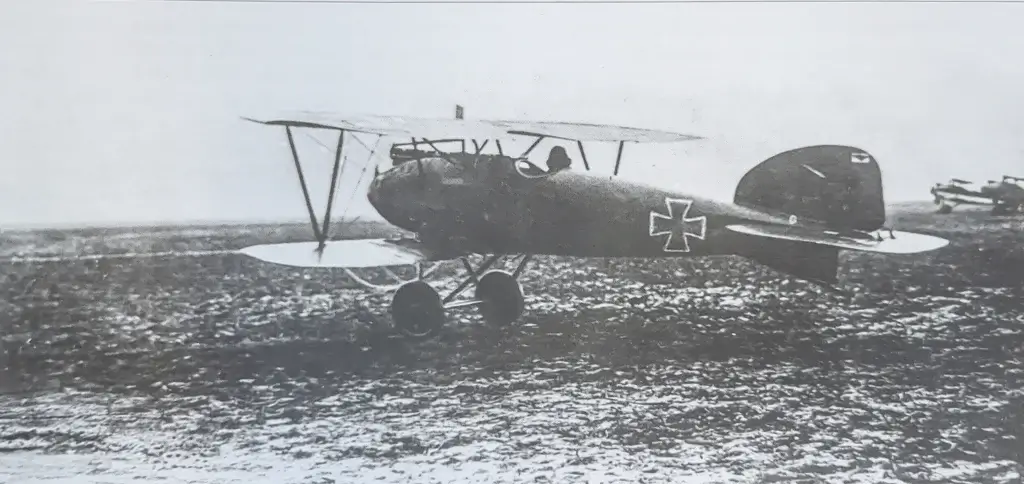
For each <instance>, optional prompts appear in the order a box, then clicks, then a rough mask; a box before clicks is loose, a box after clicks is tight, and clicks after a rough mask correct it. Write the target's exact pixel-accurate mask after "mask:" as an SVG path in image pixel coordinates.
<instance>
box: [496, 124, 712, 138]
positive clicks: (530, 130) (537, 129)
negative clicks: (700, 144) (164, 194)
mask: <svg viewBox="0 0 1024 484" xmlns="http://www.w3.org/2000/svg"><path fill="white" fill-rule="evenodd" d="M491 122H492V123H494V124H495V125H497V126H501V127H503V128H505V129H507V130H508V133H509V134H511V135H528V136H546V137H549V138H559V139H566V140H573V141H615V142H618V141H630V142H635V143H675V142H680V141H692V140H698V139H702V138H701V137H700V136H694V135H689V134H681V133H673V132H670V131H659V130H654V129H642V128H630V127H626V126H612V125H606V124H587V123H566V122H560V121H491Z"/></svg>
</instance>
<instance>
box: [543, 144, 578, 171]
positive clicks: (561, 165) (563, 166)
mask: <svg viewBox="0 0 1024 484" xmlns="http://www.w3.org/2000/svg"><path fill="white" fill-rule="evenodd" d="M570 166H572V160H571V159H570V158H569V154H568V153H566V152H565V148H562V147H561V146H555V147H554V148H551V152H550V153H548V171H551V172H555V171H561V170H567V169H568V168H569V167H570Z"/></svg>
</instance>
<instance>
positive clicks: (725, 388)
mask: <svg viewBox="0 0 1024 484" xmlns="http://www.w3.org/2000/svg"><path fill="white" fill-rule="evenodd" d="M933 209H934V207H931V206H924V207H923V208H922V209H921V211H920V212H919V213H914V212H908V211H903V212H900V213H895V214H894V215H893V217H892V218H893V223H894V225H895V226H896V228H899V229H902V230H918V231H922V232H926V233H931V234H936V235H941V236H945V237H948V238H950V239H951V240H952V242H951V245H950V246H949V247H947V248H944V249H941V250H939V251H937V252H933V253H929V254H923V255H915V256H898V257H882V256H876V255H871V254H845V255H844V256H843V266H842V274H841V280H842V281H843V285H844V291H845V292H843V293H834V292H829V291H823V290H820V289H817V288H815V287H813V286H809V285H807V284H804V283H800V282H796V281H789V280H786V279H785V278H784V277H782V276H780V275H779V274H777V273H775V272H772V271H770V270H768V269H763V268H759V267H757V266H754V265H753V264H751V263H748V262H745V261H742V260H739V259H730V258H722V259H704V260H693V261H669V262H665V261H660V262H658V263H650V262H640V261H616V262H611V263H608V262H604V261H574V260H570V259H562V258H541V259H538V260H537V261H536V262H534V263H533V264H532V265H531V266H530V269H529V270H527V271H526V273H525V274H524V277H523V284H524V290H525V291H526V292H527V304H528V307H527V311H528V313H527V315H526V316H525V318H524V320H523V321H521V322H520V323H519V324H518V326H516V327H514V328H510V329H506V330H496V329H491V328H488V327H486V326H484V325H483V324H482V323H481V322H480V321H479V318H478V317H477V316H476V314H475V312H474V311H473V310H466V311H461V312H456V313H454V314H453V315H452V318H451V320H452V321H451V324H450V325H449V327H448V328H447V330H446V331H445V332H444V334H443V335H442V336H441V337H440V338H438V339H437V340H434V341H428V342H420V343H409V342H403V341H402V340H399V339H396V338H394V337H392V336H391V333H390V326H389V325H390V322H389V318H388V316H387V303H388V301H389V299H390V298H389V296H387V295H373V294H368V293H365V292H363V291H359V290H356V289H354V286H353V285H352V284H351V282H350V281H348V280H347V279H346V278H345V277H344V276H343V275H342V274H336V273H331V272H319V273H317V272H304V271H299V270H294V269H290V268H283V267H271V266H266V265H263V264H261V263H258V262H256V261H254V260H250V259H246V258H244V257H242V256H236V255H231V254H225V253H221V252H218V251H223V250H227V249H233V248H238V247H242V246H244V245H248V244H252V243H260V242H268V241H285V240H303V239H308V236H306V235H305V233H304V232H303V231H302V230H303V229H301V228H299V229H295V228H281V229H276V230H274V231H272V232H270V233H267V232H265V231H263V230H256V229H243V228H238V227H220V228H216V227H215V228H189V229H180V228H178V229H175V228H163V229H136V230H124V229H122V230H106V231H103V230H92V231H77V232H75V231H65V232H61V231H46V232H33V233H19V232H4V233H0V252H2V254H0V256H2V257H4V258H10V257H13V256H19V257H26V256H53V257H55V259H54V260H48V259H41V260H36V261H34V262H26V261H21V262H16V263H15V262H10V261H9V260H8V261H7V262H3V263H0V270H2V271H3V272H2V275H0V295H2V296H0V323H2V329H0V338H2V339H0V344H2V350H0V363H2V365H0V392H2V393H0V482H19V483H21V482H31V480H32V478H37V479H46V478H59V477H76V476H77V477H78V479H75V482H136V481H137V480H138V479H139V478H144V479H162V480H164V481H165V482H209V483H214V482H218V483H220V482H243V481H244V482H247V483H256V482H267V483H299V482H303V483H306V482H339V483H340V482H413V483H428V482H488V483H491V482H552V483H563V482H577V481H579V482H674V483H679V482H780V481H781V482H819V481H821V482H873V483H877V482H1020V480H1021V479H1022V477H1021V476H1022V474H1024V470H1022V467H1021V465H1022V464H1024V391H1022V389H1024V380H1022V375H1024V361H1022V358H1024V333H1022V327H1024V217H1019V216H1018V217H992V216H990V215H988V214H987V213H985V212H981V211H963V212H957V213H954V214H952V215H948V216H939V215H934V214H931V213H928V211H931V210H933ZM367 230H370V229H367ZM363 233H366V232H363ZM140 252H145V253H150V254H152V253H165V252H167V253H176V254H179V255H158V256H150V257H132V256H125V257H123V258H114V259H89V258H87V259H80V260H70V261H69V260H58V259H61V258H62V257H63V258H67V257H69V256H72V255H76V254H86V255H90V254H101V253H108V254H110V253H116V254H133V253H140Z"/></svg>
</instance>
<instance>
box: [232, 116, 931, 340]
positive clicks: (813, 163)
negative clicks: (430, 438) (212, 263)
mask: <svg viewBox="0 0 1024 484" xmlns="http://www.w3.org/2000/svg"><path fill="white" fill-rule="evenodd" d="M458 111H461V109H458ZM244 119H246V120H248V121H253V122H256V123H260V124H263V125H269V126H277V127H283V128H284V132H285V135H286V137H287V140H288V143H289V147H290V150H291V154H292V158H293V161H294V163H295V168H296V171H297V174H298V179H299V184H300V186H301V188H302V192H303V196H304V199H305V204H306V208H307V210H308V212H309V218H310V224H311V225H312V232H313V236H314V238H315V240H314V241H311V242H308V243H307V242H294V243H281V244H262V245H255V246H251V247H247V248H245V249H243V250H242V251H241V252H242V253H244V254H246V255H248V256H251V257H254V258H256V259H259V260H262V261H265V262H270V263H274V264H284V265H287V266H293V267H304V268H317V267H320V268H340V269H343V270H345V271H346V272H347V273H348V274H350V275H352V276H353V277H354V278H356V279H357V280H359V278H358V276H356V274H354V273H353V272H352V270H353V269H361V268H387V267H395V266H407V267H415V269H416V270H415V273H416V275H415V276H413V277H412V278H411V279H410V280H408V281H404V282H401V283H400V284H396V285H392V286H388V287H387V288H386V290H388V291H393V296H392V300H391V308H390V311H391V316H392V320H393V323H394V325H395V327H396V328H397V329H398V330H399V331H400V332H402V333H404V334H405V335H407V336H410V337H416V338H424V337H429V336H431V335H434V334H436V333H437V331H438V330H439V329H441V328H442V327H443V325H444V324H445V322H446V311H448V310H452V309H455V308H462V307H476V308H478V310H479V311H480V314H481V315H482V317H483V319H484V320H485V321H486V322H487V323H490V324H495V325H508V324H511V323H513V322H515V321H516V320H518V319H519V318H520V317H521V316H522V314H523V313H524V310H525V303H524V296H523V290H522V287H521V285H520V283H519V276H520V275H521V273H522V271H523V269H524V268H525V267H526V265H527V264H528V263H529V262H530V261H531V260H532V259H533V258H534V257H536V256H544V255H550V256H570V257H580V258H665V257H700V256H741V257H745V258H747V259H750V260H753V261H755V262H757V263H760V264H763V265H765V266H768V267H770V268H773V269H775V270H777V271H780V272H782V273H785V274H788V275H790V276H793V277H795V278H798V279H802V280H805V281H809V282H812V283H817V284H822V285H834V284H835V283H836V282H837V278H838V254H839V251H840V250H857V251H867V252H875V253H882V254H911V253H917V252H923V251H929V250H935V249H938V248H940V247H943V246H945V245H946V244H947V243H948V242H947V241H946V240H944V239H941V238H937V237H933V236H929V235H923V234H915V233H908V232H900V231H894V230H891V229H884V228H883V225H884V223H885V217H886V214H885V205H884V201H883V195H882V180H881V173H880V169H879V166H878V164H877V162H876V160H875V159H874V157H873V156H871V155H870V154H869V153H867V152H866V151H864V150H861V149H859V148H856V147H852V146H841V145H818V146H808V147H803V148H799V149H794V150H790V151H786V152H783V153H780V154H777V155H775V156H772V157H771V158H768V159H766V160H764V161H763V162H761V163H760V164H758V165H757V166H755V167H753V168H752V169H751V170H750V171H748V172H747V173H746V175H745V176H743V178H742V179H741V180H740V181H739V184H738V186H737V188H736V191H735V196H734V199H733V201H732V203H726V202H720V201H715V200H711V199H707V198H703V197H698V196H694V195H691V194H688V193H684V192H681V191H678V190H669V189H664V188H659V187H656V186H653V185H649V184H644V183H639V182H635V181H628V180H626V179H623V178H621V177H618V176H617V175H618V174H619V171H620V164H621V161H622V154H623V148H624V146H625V144H626V143H672V142H685V141H692V140H699V139H702V138H701V137H699V136H694V135H687V134H680V133H673V132H667V131H659V130H652V129H640V128H629V127H621V126H610V125H595V124H582V123H565V122H551V121H540V122H535V121H495V120H476V119H464V118H463V117H462V116H461V113H459V114H457V116H456V119H441V118H437V119H435V118H414V117H393V116H341V115H332V114H328V113H319V112H300V113H295V114H292V115H289V116H283V117H281V116H279V117H273V118H264V119H254V118H244ZM306 128H308V129H318V130H330V131H332V132H334V133H336V137H337V146H336V149H335V150H332V151H333V153H334V162H333V170H332V175H331V178H330V179H329V180H326V181H327V182H328V183H329V184H330V190H329V195H328V201H327V203H326V205H327V208H326V211H325V213H324V215H323V218H322V220H318V219H317V217H316V215H315V213H314V209H313V205H312V202H311V199H310V194H309V188H308V185H307V180H306V177H305V176H304V174H303V169H302V167H301V164H300V163H299V155H298V152H297V150H296V144H295V135H294V131H295V130H297V129H306ZM359 135H369V136H376V137H377V140H378V141H380V140H381V139H382V138H391V139H394V138H398V139H409V140H411V141H410V142H408V143H401V144H399V143H393V144H392V145H391V150H390V158H391V165H392V166H390V167H386V166H385V167H384V169H383V170H382V169H381V167H380V166H374V177H373V179H372V180H371V182H370V185H369V188H368V192H367V194H366V196H367V198H368V201H369V202H370V204H371V205H372V206H373V207H374V208H375V209H376V210H377V212H379V214H380V216H381V217H383V218H384V219H385V220H386V221H387V222H388V223H390V224H392V225H394V226H396V227H398V228H400V229H402V230H403V231H404V232H405V233H407V234H410V235H404V236H396V237H392V238H365V239H345V240H336V239H332V235H331V234H330V233H329V224H330V223H331V220H330V216H331V215H330V212H331V206H332V205H331V204H332V202H333V199H334V196H335V191H336V186H337V183H338V178H339V172H340V171H341V170H342V165H344V164H348V163H351V162H348V161H345V162H344V163H343V160H342V158H343V157H342V149H343V146H344V144H345V142H346V139H348V138H349V137H357V136H359ZM524 137H525V138H528V139H532V140H533V142H532V144H531V145H530V146H529V148H527V149H526V150H525V151H524V152H522V153H518V154H516V153H506V152H505V149H503V147H502V144H501V143H502V141H503V140H506V139H510V138H524ZM545 139H552V140H555V142H561V143H566V142H568V143H575V145H576V146H575V147H574V148H575V149H573V148H570V150H571V151H573V152H574V155H575V156H578V160H573V157H574V156H570V155H569V151H570V150H567V149H565V147H564V146H561V145H558V146H555V147H554V148H552V149H551V150H550V152H549V153H548V157H547V160H546V166H541V165H540V164H539V163H535V162H533V161H530V159H529V156H528V155H529V154H530V153H531V152H532V151H533V150H534V149H535V148H536V147H537V146H538V144H539V143H540V142H541V141H542V140H545ZM467 140H469V141H472V143H473V148H472V149H468V150H467V149H466V141H467ZM489 142H493V145H492V146H493V147H494V148H496V151H497V153H486V154H485V153H484V152H483V149H484V147H485V146H486V145H487V144H488V143H489ZM585 142H599V143H600V142H604V143H617V144H618V146H617V148H618V150H617V155H616V159H615V165H614V170H613V173H612V176H608V175H607V174H605V175H601V174H598V173H596V172H594V171H592V170H591V166H590V162H589V161H588V158H587V152H586V151H585V150H584V143H585ZM445 143H447V144H451V143H454V144H456V145H461V148H462V149H461V151H459V150H458V149H453V150H449V151H443V150H441V149H440V148H439V145H442V144H445ZM609 147H614V145H609ZM421 148H422V149H421ZM577 151H578V153H576V152H577ZM577 161H578V163H577ZM382 164H383V163H382ZM580 164H582V168H583V169H582V170H581V169H580ZM325 168H326V167H325ZM364 169H365V167H364ZM471 256H472V257H480V258H482V259H483V261H482V264H480V266H479V267H477V268H474V267H473V265H472V263H471V262H470V257H471ZM508 257H510V258H512V260H513V262H512V263H513V264H516V261H518V264H517V265H516V266H515V269H511V270H498V269H491V268H492V266H493V265H494V263H495V262H496V261H497V260H498V259H499V258H508ZM440 261H454V262H458V261H461V262H462V266H463V268H464V269H465V271H466V275H465V278H464V279H463V280H462V281H461V283H460V284H458V286H457V287H455V289H454V290H452V291H451V292H450V293H449V294H446V295H445V296H444V297H442V296H441V295H440V293H439V291H438V290H436V289H435V288H434V287H433V286H432V285H430V284H429V283H427V282H426V281H425V280H424V278H425V277H426V275H427V273H428V272H429V271H424V270H423V264H425V263H437V262H440ZM470 285H475V293H474V295H473V297H468V298H461V299H458V298H459V296H461V295H462V294H463V293H464V292H465V291H466V290H467V289H468V288H469V286H470ZM368 286H371V287H374V288H381V287H383V286H375V285H371V284H368Z"/></svg>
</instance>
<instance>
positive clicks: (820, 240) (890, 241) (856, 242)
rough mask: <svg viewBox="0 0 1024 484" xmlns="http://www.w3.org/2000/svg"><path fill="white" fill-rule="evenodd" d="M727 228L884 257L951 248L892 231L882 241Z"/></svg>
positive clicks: (785, 229)
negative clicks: (871, 253)
mask: <svg viewBox="0 0 1024 484" xmlns="http://www.w3.org/2000/svg"><path fill="white" fill-rule="evenodd" d="M726 228H727V229H729V230H731V231H733V232H737V233H741V234H747V235H753V236H757V237H768V238H772V239H782V240H791V241H794V242H807V243H811V244H818V245H827V246H830V247H836V248H839V249H848V250H860V251H864V252H877V253H881V254H916V253H918V252H928V251H931V250H936V249H940V248H942V247H945V246H946V245H948V244H949V241H948V240H946V239H943V238H940V237H934V236H931V235H925V234H916V233H913V232H901V231H897V230H894V231H892V235H891V236H890V234H889V232H888V231H885V232H882V233H881V237H880V240H875V239H871V238H855V237H848V236H843V235H841V234H839V233H836V232H831V231H825V230H821V229H812V228H806V227H790V226H783V225H727V226H726Z"/></svg>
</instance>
